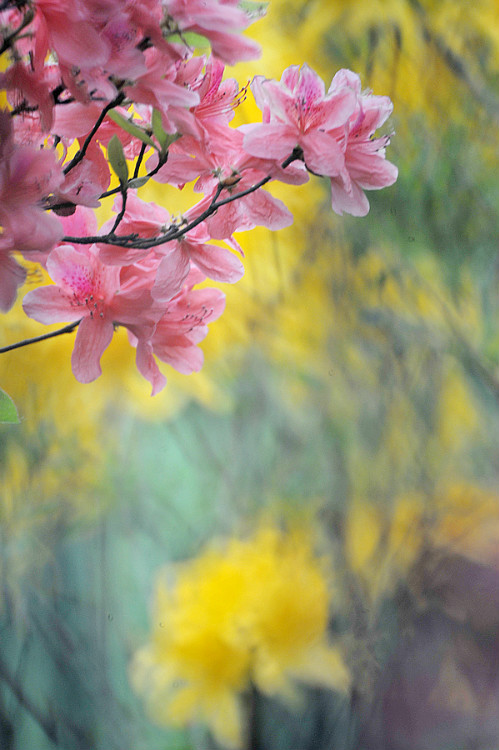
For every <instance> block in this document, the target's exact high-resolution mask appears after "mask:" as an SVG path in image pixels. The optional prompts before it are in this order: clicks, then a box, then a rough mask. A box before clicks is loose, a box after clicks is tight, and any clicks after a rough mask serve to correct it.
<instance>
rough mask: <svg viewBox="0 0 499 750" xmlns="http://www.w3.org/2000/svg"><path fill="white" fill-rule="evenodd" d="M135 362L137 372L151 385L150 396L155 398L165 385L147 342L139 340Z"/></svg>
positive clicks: (163, 377) (149, 344)
mask: <svg viewBox="0 0 499 750" xmlns="http://www.w3.org/2000/svg"><path fill="white" fill-rule="evenodd" d="M135 362H136V365H137V370H138V371H139V372H140V374H141V375H142V376H143V377H144V378H145V379H146V380H148V381H149V382H150V383H151V385H152V391H151V396H155V395H156V394H157V393H159V392H160V391H161V390H163V388H164V387H165V385H166V378H165V376H164V375H163V373H162V372H161V370H160V369H159V367H158V365H157V363H156V360H155V359H154V357H153V354H152V347H151V343H150V342H149V341H141V340H139V342H138V344H137V353H136V357H135Z"/></svg>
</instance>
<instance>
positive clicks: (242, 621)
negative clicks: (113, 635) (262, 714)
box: [131, 526, 348, 747]
mask: <svg viewBox="0 0 499 750" xmlns="http://www.w3.org/2000/svg"><path fill="white" fill-rule="evenodd" d="M168 572H169V571H165V574H161V575H160V577H159V579H158V584H157V589H156V597H155V605H154V624H153V631H152V635H151V640H150V642H149V643H148V644H147V645H146V646H144V647H143V648H142V649H141V650H140V651H138V652H137V654H136V655H135V658H134V661H133V663H132V667H131V676H132V681H133V683H134V685H135V687H136V689H137V690H138V691H139V692H141V693H144V694H145V695H146V697H147V700H148V702H149V705H150V709H151V712H152V714H153V716H154V717H155V718H156V719H157V720H158V721H159V722H162V723H167V724H174V725H175V724H176V725H183V724H185V723H187V722H189V721H191V720H198V721H203V722H205V723H206V724H207V725H208V726H209V727H210V729H211V731H212V732H213V734H214V735H215V736H216V737H217V739H218V740H219V741H220V742H221V743H222V744H225V745H228V746H230V747H239V746H240V745H241V741H242V733H243V726H244V720H243V710H242V699H243V696H244V692H245V691H246V690H247V689H248V688H249V686H250V684H251V683H252V684H253V685H254V686H255V687H256V688H257V689H258V690H260V691H261V692H263V693H264V694H266V695H275V696H281V697H284V698H290V697H293V695H294V692H295V688H294V687H293V681H294V680H295V679H296V680H299V681H302V682H305V683H309V684H312V685H322V686H325V687H329V688H337V689H344V688H345V687H346V686H347V685H348V673H347V670H346V668H345V666H344V663H343V661H342V658H341V655H340V652H339V650H338V648H337V647H335V646H332V645H331V644H330V643H329V642H328V638H327V627H328V615H329V613H328V609H329V605H330V600H331V590H330V587H329V585H328V580H327V575H326V573H325V565H324V560H322V559H321V558H318V557H317V556H316V555H315V554H314V551H313V542H312V535H311V533H310V531H304V530H303V529H302V530H301V531H300V532H296V531H290V532H283V531H282V530H278V529H277V528H275V527H274V526H264V527H262V528H261V529H260V530H259V531H258V532H257V533H256V534H254V536H253V537H252V538H249V539H247V540H244V541H243V540H240V539H233V540H231V541H230V543H229V544H228V545H227V547H226V548H225V549H219V548H218V549H217V548H209V549H207V550H206V551H205V552H203V553H202V554H201V555H200V556H199V557H197V558H195V559H193V560H191V561H188V562H185V563H183V564H180V565H179V566H178V567H177V569H176V571H173V572H174V573H176V576H175V580H174V583H170V585H168ZM170 577H171V576H170Z"/></svg>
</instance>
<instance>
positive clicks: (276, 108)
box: [243, 65, 357, 176]
mask: <svg viewBox="0 0 499 750" xmlns="http://www.w3.org/2000/svg"><path fill="white" fill-rule="evenodd" d="M251 90H252V92H253V95H254V97H255V100H256V103H257V105H258V106H259V107H260V109H261V110H262V112H263V123H262V124H254V125H251V126H249V127H247V128H246V129H245V137H244V144H243V145H244V148H245V150H246V151H247V152H248V153H249V154H252V155H253V156H259V157H262V158H266V159H274V160H277V161H278V162H282V161H283V160H284V159H285V158H286V157H288V156H290V155H291V154H292V153H293V151H294V150H295V149H296V148H300V149H301V151H302V152H303V159H304V161H305V164H306V165H307V167H308V168H309V169H310V170H311V171H312V172H314V173H316V174H319V175H327V176H333V175H337V174H339V173H340V171H341V169H342V168H343V164H344V154H343V151H344V148H343V144H342V141H341V139H339V138H338V135H337V133H336V132H334V131H335V130H336V129H337V128H340V127H341V126H344V125H346V123H347V122H348V119H349V117H350V116H351V115H352V113H353V111H354V109H355V106H356V102H357V94H356V92H355V91H354V89H353V88H351V86H350V85H348V82H345V84H344V85H338V81H336V80H335V79H333V82H332V84H331V86H330V88H329V91H328V93H327V94H326V93H325V90H324V83H323V81H322V80H321V79H320V78H319V76H318V75H317V73H315V71H313V70H312V69H311V68H310V67H309V66H308V65H303V66H302V67H301V68H299V67H298V66H297V65H292V66H291V67H289V68H287V69H286V70H285V71H284V73H283V74H282V77H281V80H280V82H278V81H274V80H270V79H265V78H263V77H262V76H257V77H255V78H254V79H253V82H252V84H251ZM332 131H333V132H332Z"/></svg>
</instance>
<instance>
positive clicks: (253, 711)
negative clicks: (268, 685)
mask: <svg viewBox="0 0 499 750" xmlns="http://www.w3.org/2000/svg"><path fill="white" fill-rule="evenodd" d="M245 706H246V730H247V731H246V748H247V750H258V748H259V747H260V745H259V742H258V724H257V720H256V716H257V691H256V688H255V686H254V685H253V684H252V685H251V686H250V688H249V690H248V693H247V695H246V700H245Z"/></svg>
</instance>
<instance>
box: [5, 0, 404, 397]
mask: <svg viewBox="0 0 499 750" xmlns="http://www.w3.org/2000/svg"><path fill="white" fill-rule="evenodd" d="M250 5H251V4H248V3H247V2H245V3H244V9H243V7H242V6H240V5H239V4H238V2H237V0H203V2H198V1H197V0H124V2H119V3H118V2H114V1H113V0H71V2H67V3H62V4H61V3H57V2H54V0H24V1H21V2H20V1H19V0H7V1H6V2H3V3H2V4H1V6H0V7H1V10H0V35H1V41H2V53H4V55H5V57H6V61H5V64H4V65H3V71H4V72H2V73H0V87H1V88H3V90H4V92H5V95H6V97H7V102H8V109H5V110H3V111H0V222H1V226H2V233H1V235H0V310H2V311H3V312H7V311H8V310H9V309H10V308H11V307H12V305H13V303H14V301H15V299H16V296H17V291H18V288H19V287H20V286H21V284H22V283H23V281H24V279H25V269H24V267H23V265H22V262H21V263H20V262H19V256H17V257H16V256H15V255H14V254H15V253H21V254H22V256H23V257H24V258H25V259H26V260H31V261H36V262H39V263H41V264H42V265H43V267H44V268H45V269H46V270H47V272H48V274H49V276H50V278H51V279H52V282H53V284H51V285H50V286H47V287H42V288H38V289H35V290H33V291H31V292H29V293H28V294H27V295H26V297H25V299H24V310H25V312H26V313H27V315H29V316H30V317H32V318H34V319H35V320H37V321H39V322H41V323H44V324H51V323H57V322H66V323H74V327H75V328H76V327H78V332H77V335H76V342H75V348H74V351H73V356H72V368H73V372H74V374H75V376H76V378H77V379H78V380H79V381H80V382H84V383H86V382H90V381H92V380H94V379H95V378H97V377H98V376H99V375H100V373H101V366H100V359H101V355H102V353H103V352H104V350H105V349H106V347H107V346H108V345H109V343H110V341H111V339H112V337H113V332H114V330H115V328H116V327H117V326H124V327H126V328H127V330H128V332H129V337H130V342H131V344H132V345H133V346H135V347H136V352H137V356H136V360H137V367H138V369H139V371H140V372H141V374H142V375H143V376H144V377H145V378H147V379H148V380H149V381H150V383H151V384H152V393H153V394H155V393H157V392H158V391H159V390H161V388H162V387H163V386H164V384H165V382H166V379H165V377H164V375H163V374H162V373H161V371H160V369H159V367H158V364H157V359H159V360H161V361H163V362H167V363H169V364H170V365H172V366H173V367H175V368H177V369H178V370H180V371H181V372H185V373H189V372H192V371H194V370H198V369H199V368H200V367H201V365H202V353H201V351H200V349H199V348H198V346H197V345H198V343H199V342H200V341H201V340H202V339H203V338H204V336H205V335H206V333H207V324H208V323H209V322H210V321H213V320H215V319H216V318H217V317H218V316H219V315H220V314H221V312H222V310H223V299H224V298H223V294H222V293H221V292H219V291H216V290H214V289H208V288H205V287H203V288H202V289H200V288H196V287H197V285H199V284H200V283H201V282H203V281H204V280H205V279H206V278H208V279H213V280H215V281H217V282H226V283H234V282H236V281H237V280H238V279H239V278H240V277H241V276H242V274H243V266H242V263H241V261H240V260H239V258H238V257H237V255H235V254H234V252H233V251H235V252H236V253H241V249H240V247H239V245H238V243H237V242H236V240H235V239H234V233H235V232H239V231H244V230H249V229H252V228H254V227H256V226H264V227H267V228H269V229H272V230H276V229H281V228H283V227H286V226H289V225H290V224H291V223H292V220H293V217H292V215H291V213H290V211H289V210H288V209H287V207H286V206H285V205H284V204H283V203H282V201H280V200H278V199H276V198H275V197H273V196H272V195H271V194H270V193H269V192H267V191H266V190H264V189H263V187H264V186H265V185H267V184H268V183H270V182H272V181H275V180H277V181H282V182H286V183H289V184H302V183H304V182H306V181H307V180H308V179H309V174H310V173H312V174H315V175H319V176H325V177H327V178H328V179H329V180H330V181H331V189H332V207H333V209H334V210H335V211H336V212H338V213H340V214H341V213H342V212H343V211H347V212H349V213H351V214H354V215H364V214H366V213H367V211H368V209H369V204H368V201H367V198H366V197H365V194H364V192H363V191H364V189H366V188H368V189H377V188H381V187H384V186H385V185H390V184H392V183H393V182H394V181H395V179H396V176H397V170H396V168H395V167H394V166H393V165H392V164H390V162H388V161H386V160H385V147H386V145H387V143H388V136H383V137H378V138H377V137H375V131H376V129H377V128H378V127H379V126H380V125H382V124H383V123H384V121H385V120H386V118H387V117H388V115H389V114H390V112H391V103H390V101H389V99H387V98H386V97H380V96H374V95H372V94H369V93H367V94H366V93H362V91H361V85H360V80H359V78H358V76H356V75H355V74H354V73H351V72H350V71H346V70H343V71H340V72H339V73H337V74H336V76H335V77H334V79H333V81H332V83H331V86H330V88H329V90H328V92H327V93H326V92H325V87H324V84H323V82H322V81H321V80H320V79H319V78H318V76H317V75H316V74H315V73H314V71H313V70H311V69H310V68H309V67H308V66H307V65H304V66H302V67H301V68H299V67H298V66H292V67H290V68H288V69H287V70H286V71H285V72H284V74H283V76H282V79H281V81H280V82H277V81H272V80H267V79H264V78H263V77H257V78H255V80H254V81H253V83H252V84H251V90H252V92H253V94H254V96H255V99H256V102H257V104H258V105H259V107H260V108H261V109H262V122H261V123H253V124H249V125H245V126H241V127H239V128H234V127H231V120H232V118H233V114H234V109H235V107H236V106H237V105H238V103H239V101H240V100H241V98H243V97H244V96H245V95H246V89H243V90H240V89H239V86H238V84H237V82H236V81H234V80H232V79H224V69H225V64H233V63H235V62H237V61H238V60H246V59H249V58H251V57H255V56H256V55H257V54H258V48H257V46H256V45H255V43H253V42H252V41H250V40H248V39H245V38H244V37H242V36H241V34H240V32H241V31H243V30H245V29H246V28H247V27H248V25H249V24H250V22H251V21H252V20H253V18H254V17H255V16H256V15H258V14H257V13H256V12H253V13H251V12H250V11H248V10H247V9H248V7H249V6H250ZM255 6H256V7H257V8H258V7H259V6H258V5H257V4H256V3H255ZM199 36H201V37H204V39H205V42H206V43H207V44H209V45H210V46H211V54H210V55H197V54H195V53H194V49H193V48H192V47H191V44H192V43H194V40H196V39H199ZM130 160H134V166H133V171H132V172H130V166H129V165H130ZM149 179H154V180H156V181H158V182H161V183H167V184H169V185H173V186H175V187H177V188H179V189H182V188H183V187H184V185H186V184H187V183H194V186H193V187H194V191H195V192H196V193H200V194H201V196H200V200H199V201H198V202H197V203H196V205H194V206H192V207H191V208H190V209H189V210H188V211H186V213H185V214H184V215H182V216H180V217H176V218H174V217H171V216H170V215H169V214H168V212H167V211H166V210H164V209H162V208H161V207H159V206H155V205H150V204H147V203H145V202H144V201H143V200H141V199H140V197H139V196H138V194H137V190H138V189H139V188H140V187H141V186H142V185H143V184H145V182H147V180H149ZM112 196H114V205H113V212H114V213H113V218H112V219H111V220H110V221H109V222H107V223H106V224H104V226H102V227H100V228H98V226H97V222H96V219H95V213H94V212H95V209H96V208H97V207H99V206H100V205H101V201H102V200H103V199H105V198H107V197H112ZM220 243H223V244H220ZM65 330H67V328H66V329H65Z"/></svg>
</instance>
